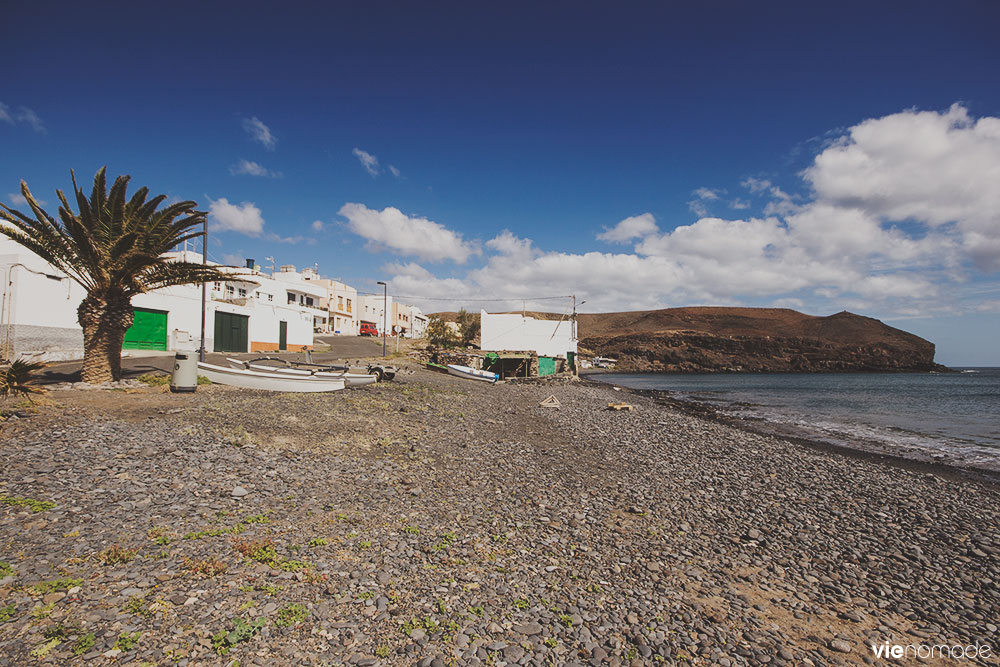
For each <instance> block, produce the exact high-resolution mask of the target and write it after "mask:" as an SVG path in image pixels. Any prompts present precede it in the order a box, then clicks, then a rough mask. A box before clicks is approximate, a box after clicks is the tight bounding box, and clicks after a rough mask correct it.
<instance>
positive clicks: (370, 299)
mask: <svg viewBox="0 0 1000 667" xmlns="http://www.w3.org/2000/svg"><path fill="white" fill-rule="evenodd" d="M358 303H359V304H360V305H359V307H358V320H359V321H360V322H367V323H369V324H374V325H375V328H376V329H378V331H379V333H380V334H381V333H382V332H383V331H387V330H386V328H385V324H386V316H385V314H386V310H388V312H389V320H390V322H389V325H390V326H392V321H391V320H392V314H393V308H392V297H391V296H385V295H382V294H362V295H359V296H358ZM387 333H388V331H387Z"/></svg>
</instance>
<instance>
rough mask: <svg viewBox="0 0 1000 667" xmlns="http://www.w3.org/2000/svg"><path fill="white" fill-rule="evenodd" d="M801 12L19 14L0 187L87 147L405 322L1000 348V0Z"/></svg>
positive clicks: (402, 6) (999, 359)
mask: <svg viewBox="0 0 1000 667" xmlns="http://www.w3.org/2000/svg"><path fill="white" fill-rule="evenodd" d="M137 5H138V6H137ZM818 5H819V3H802V2H795V3H792V2H770V3H747V2H698V3H694V2H692V3H688V4H686V5H684V4H680V3H669V4H667V3H660V4H658V5H655V6H654V3H636V4H631V3H624V4H622V3H616V4H615V5H614V6H613V7H612V6H611V5H610V4H609V5H607V6H603V7H602V6H600V5H590V4H587V3H578V2H577V3H568V2H567V3H552V4H548V5H546V6H544V7H539V6H536V4H535V3H523V4H522V3H505V4H502V5H496V6H491V7H486V6H482V5H478V4H473V3H431V4H418V3H378V2H375V3H363V4H358V5H353V4H352V5H347V4H333V6H330V7H320V6H319V5H318V4H316V3H310V4H308V5H298V4H296V3H294V2H293V3H285V4H283V5H280V11H279V10H278V9H276V8H277V7H279V6H277V5H273V3H267V4H264V3H247V2H241V3H231V4H225V3H169V4H167V3H155V4H151V3H121V4H118V5H116V4H114V3H99V4H98V5H97V6H96V8H95V7H85V6H81V5H79V4H78V3H73V4H68V3H67V4H66V5H65V6H63V5H60V4H58V3H44V2H42V3H18V4H17V5H15V6H13V7H9V8H7V9H6V10H5V21H4V26H3V28H2V29H0V31H2V32H0V34H2V36H3V41H4V45H5V51H6V53H7V54H8V59H7V65H6V67H5V68H4V76H3V78H2V79H0V105H2V106H0V149H2V150H3V154H4V157H5V159H4V160H3V161H2V162H0V201H3V202H4V203H7V204H12V203H13V204H14V205H15V206H16V205H17V197H16V195H17V192H18V183H19V181H20V180H21V179H24V180H25V181H27V183H28V184H29V186H30V187H31V189H32V191H33V192H34V193H35V195H36V196H37V197H39V198H41V199H43V200H45V201H47V202H49V204H50V205H51V204H53V203H54V202H55V196H54V193H53V192H54V189H55V188H57V187H58V188H64V189H65V188H68V187H69V169H70V168H73V169H75V170H76V172H77V174H78V177H79V178H81V179H82V180H84V181H87V180H89V179H90V178H91V177H92V175H93V173H94V171H95V170H96V169H97V168H98V167H100V166H101V165H104V164H106V165H107V166H108V168H109V171H110V172H111V173H112V174H118V173H129V174H131V175H132V176H133V179H134V181H133V182H134V183H135V184H137V185H147V186H149V187H150V188H151V189H152V190H153V191H154V192H164V193H167V194H168V195H170V196H172V197H177V198H180V199H194V200H196V201H198V202H199V203H200V204H201V206H202V207H203V208H204V209H205V210H211V211H212V216H211V220H212V224H213V233H212V242H211V245H210V249H209V250H210V256H211V257H213V258H214V259H218V260H220V261H226V260H229V261H236V260H239V259H240V258H242V257H253V258H255V259H257V260H258V262H259V263H262V264H263V263H265V262H264V261H263V258H264V257H266V256H273V257H274V258H275V260H276V263H278V264H295V265H297V266H299V267H303V266H311V265H313V264H318V266H319V269H320V271H321V272H322V273H323V274H325V275H329V276H333V277H341V278H343V279H344V280H346V281H347V282H349V283H351V284H353V285H355V286H356V287H358V288H359V289H360V290H362V291H366V290H370V291H374V290H375V289H376V286H375V284H374V283H375V281H377V280H388V281H389V282H390V291H392V292H393V293H395V294H398V295H402V296H419V297H428V298H427V299H424V300H421V301H419V302H418V303H419V304H420V305H421V306H423V307H424V309H425V310H427V311H433V310H443V309H455V308H457V307H458V306H461V305H465V306H468V307H472V308H475V307H479V306H480V305H484V304H486V305H487V307H496V308H506V307H512V306H516V307H520V304H521V302H522V301H525V302H527V305H528V307H532V305H534V306H535V307H547V309H550V310H562V309H564V308H566V307H567V305H568V302H567V301H565V300H562V301H556V300H553V301H544V300H537V299H536V297H540V296H548V295H565V294H574V293H575V294H576V295H577V296H578V298H579V299H580V300H581V301H582V300H586V301H587V303H586V304H584V305H582V306H581V310H585V311H602V310H628V309H634V308H653V307H668V306H683V305H704V304H710V305H749V306H786V307H793V308H796V309H799V310H802V311H804V312H808V313H811V314H817V315H826V314H831V313H834V312H838V311H840V310H844V309H847V310H851V311H852V312H857V313H861V314H864V315H868V316H872V317H877V318H880V319H882V320H884V321H886V322H888V323H890V324H892V325H894V326H899V327H901V328H904V329H907V330H909V331H913V332H915V333H917V334H920V335H924V336H926V337H928V338H929V339H930V340H932V341H934V342H935V343H937V344H938V359H939V361H942V362H944V363H950V364H956V365H957V364H970V365H973V364H975V365H1000V348H998V346H997V345H996V340H997V339H998V338H1000V335H998V334H1000V279H998V272H1000V199H998V197H1000V194H998V192H1000V185H997V184H998V183H1000V129H998V126H1000V89H998V87H997V85H996V81H997V78H996V71H997V66H998V65H1000V46H998V40H996V38H995V34H996V29H997V27H998V25H1000V20H998V19H1000V5H997V3H993V2H968V1H965V2H953V3H950V4H948V5H947V7H945V6H944V5H941V4H940V3H925V2H905V3H888V2H887V3H868V2H838V3H828V6H818ZM430 297H433V298H436V299H443V298H452V299H459V301H433V300H430V299H429V298H430ZM483 298H510V299H511V300H510V301H509V302H507V303H491V302H482V301H475V299H483ZM533 300H534V301H533Z"/></svg>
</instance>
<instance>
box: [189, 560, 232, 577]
mask: <svg viewBox="0 0 1000 667" xmlns="http://www.w3.org/2000/svg"><path fill="white" fill-rule="evenodd" d="M227 569H229V566H228V565H226V564H225V563H223V562H222V561H221V560H219V559H218V558H216V557H215V556H212V557H210V558H205V559H200V560H199V559H194V558H185V559H184V570H185V571H187V572H188V573H190V574H193V575H195V576H198V577H203V578H204V577H214V576H215V575H217V574H222V573H223V572H225V571H226V570H227Z"/></svg>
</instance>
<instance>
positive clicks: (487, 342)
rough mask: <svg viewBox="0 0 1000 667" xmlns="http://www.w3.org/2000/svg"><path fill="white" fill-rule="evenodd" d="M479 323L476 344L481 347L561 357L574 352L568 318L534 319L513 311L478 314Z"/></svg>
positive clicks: (574, 339)
mask: <svg viewBox="0 0 1000 667" xmlns="http://www.w3.org/2000/svg"><path fill="white" fill-rule="evenodd" d="M479 322H480V326H481V330H480V334H479V338H480V341H481V343H480V345H479V347H480V348H481V349H483V350H517V351H521V352H525V351H530V352H534V353H535V354H537V355H539V356H545V357H564V358H568V357H567V355H568V354H570V353H572V354H573V355H574V356H575V355H576V336H575V335H574V333H573V328H572V322H571V321H570V320H569V319H568V318H567V319H564V320H536V319H535V318H533V317H524V316H522V315H518V314H516V313H514V314H506V313H502V314H490V313H487V312H486V311H485V310H484V311H481V312H480V314H479Z"/></svg>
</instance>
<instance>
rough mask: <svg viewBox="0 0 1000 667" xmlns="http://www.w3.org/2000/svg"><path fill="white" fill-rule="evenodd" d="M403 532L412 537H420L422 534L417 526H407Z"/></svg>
mask: <svg viewBox="0 0 1000 667" xmlns="http://www.w3.org/2000/svg"><path fill="white" fill-rule="evenodd" d="M403 532H404V533H408V534H410V535H419V534H420V529H419V528H417V527H416V526H405V527H404V528H403Z"/></svg>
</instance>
